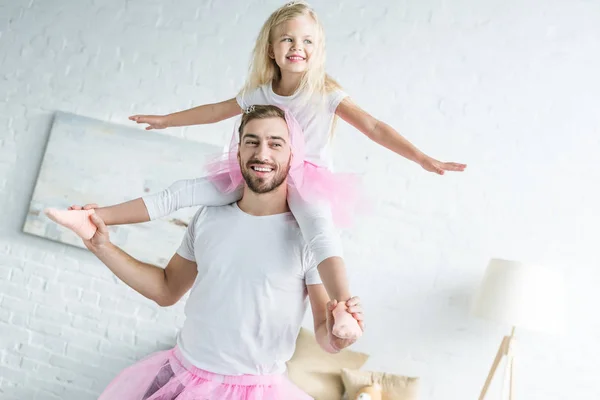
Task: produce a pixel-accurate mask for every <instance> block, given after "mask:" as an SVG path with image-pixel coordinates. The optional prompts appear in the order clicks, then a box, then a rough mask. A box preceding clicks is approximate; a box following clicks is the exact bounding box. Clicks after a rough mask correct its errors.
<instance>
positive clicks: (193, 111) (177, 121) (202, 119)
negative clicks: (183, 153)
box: [129, 98, 242, 131]
mask: <svg viewBox="0 0 600 400" xmlns="http://www.w3.org/2000/svg"><path fill="white" fill-rule="evenodd" d="M241 112H242V109H241V108H240V106H239V104H238V103H237V101H236V99H235V98H232V99H229V100H225V101H222V102H220V103H214V104H203V105H201V106H198V107H194V108H190V109H189V110H184V111H179V112H176V113H173V114H168V115H132V116H131V117H129V119H130V120H132V121H135V122H137V123H138V124H148V126H147V127H146V130H148V131H149V130H151V129H164V128H172V127H176V126H189V125H203V124H213V123H215V122H219V121H223V120H224V119H228V118H231V117H235V116H236V115H238V114H241Z"/></svg>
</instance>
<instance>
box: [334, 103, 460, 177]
mask: <svg viewBox="0 0 600 400" xmlns="http://www.w3.org/2000/svg"><path fill="white" fill-rule="evenodd" d="M335 113H336V114H337V115H338V116H339V117H340V118H342V119H343V120H344V121H346V122H348V123H349V124H350V125H352V126H353V127H355V128H356V129H358V130H359V131H361V132H362V133H363V134H365V135H366V136H367V137H368V138H369V139H371V140H372V141H374V142H375V143H377V144H379V145H381V146H383V147H385V148H387V149H389V150H391V151H393V152H394V153H396V154H399V155H401V156H402V157H405V158H407V159H409V160H411V161H414V162H416V163H417V164H419V165H420V166H421V167H423V168H424V169H425V170H427V171H429V172H435V173H437V174H440V175H443V174H444V172H445V171H464V169H465V168H466V167H467V165H466V164H460V163H454V162H442V161H438V160H436V159H434V158H432V157H429V156H428V155H426V154H425V153H423V152H422V151H421V150H419V149H417V148H416V147H415V146H414V145H413V144H412V143H410V142H409V141H408V140H406V139H405V138H404V137H402V135H400V134H399V133H398V132H396V131H395V130H394V128H392V127H391V126H389V125H388V124H386V123H385V122H382V121H379V120H377V119H376V118H375V117H373V116H372V115H371V114H369V113H368V112H366V111H364V110H363V109H361V108H360V107H359V106H358V105H357V104H356V103H354V102H353V101H352V100H351V99H350V98H349V97H346V98H345V99H344V100H342V102H341V103H340V104H339V106H338V107H337V109H336V111H335Z"/></svg>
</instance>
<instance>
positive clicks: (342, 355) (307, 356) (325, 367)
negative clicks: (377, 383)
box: [287, 328, 369, 400]
mask: <svg viewBox="0 0 600 400" xmlns="http://www.w3.org/2000/svg"><path fill="white" fill-rule="evenodd" d="M368 358H369V356H368V355H367V354H363V353H357V352H354V351H350V350H348V349H345V350H342V351H340V352H339V353H337V354H330V353H327V352H326V351H325V350H323V349H322V348H321V346H319V344H318V343H317V340H316V339H315V335H314V334H313V333H312V332H310V331H309V330H308V329H305V328H301V329H300V333H299V334H298V339H297V340H296V350H295V352H294V355H293V356H292V358H291V359H290V361H288V362H287V368H288V377H289V378H290V380H291V381H292V382H294V384H295V385H296V386H298V387H299V388H300V389H302V390H304V391H305V392H306V393H308V394H309V395H310V396H312V397H314V398H315V400H340V399H341V398H342V396H343V394H344V383H343V382H342V377H341V376H340V373H341V370H342V368H352V369H358V368H360V367H362V366H363V364H364V363H365V362H367V359H368Z"/></svg>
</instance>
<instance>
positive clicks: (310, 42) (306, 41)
mask: <svg viewBox="0 0 600 400" xmlns="http://www.w3.org/2000/svg"><path fill="white" fill-rule="evenodd" d="M304 43H306V44H312V41H311V40H309V39H304Z"/></svg>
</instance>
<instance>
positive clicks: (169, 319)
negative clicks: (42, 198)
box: [0, 0, 600, 400]
mask: <svg viewBox="0 0 600 400" xmlns="http://www.w3.org/2000/svg"><path fill="white" fill-rule="evenodd" d="M278 4H280V2H278V1H261V2H258V1H257V2H247V1H241V0H236V1H232V0H228V1H226V2H225V1H218V2H217V1H213V2H207V1H204V2H203V1H188V0H179V1H177V2H175V1H166V0H164V1H157V0H146V1H142V0H135V1H128V2H122V1H116V0H107V1H102V2H97V1H91V0H79V1H77V2H75V1H65V0H63V1H34V0H27V1H25V0H0V132H1V133H0V191H1V193H2V196H1V197H0V210H2V211H0V397H1V398H2V399H78V400H80V399H92V398H95V396H96V395H97V394H98V393H99V392H100V391H101V390H102V389H103V388H104V387H105V385H106V384H107V383H108V382H109V381H110V379H111V378H112V377H113V376H114V375H115V374H116V373H117V372H118V371H119V370H120V369H121V368H123V367H125V366H127V365H129V364H131V363H132V362H134V360H136V359H139V358H140V357H142V356H144V355H146V354H148V353H150V352H151V351H154V350H157V349H162V348H167V347H169V346H171V345H172V344H173V341H174V335H175V332H176V329H177V327H178V326H180V325H181V322H182V318H181V316H182V307H181V304H179V305H178V306H176V307H174V308H171V309H160V308H158V307H156V306H155V305H153V304H151V303H150V302H149V301H147V300H145V299H144V298H142V297H141V296H139V295H137V294H136V293H134V292H133V291H132V290H130V289H129V288H127V287H126V286H125V285H123V284H121V283H119V282H117V281H116V280H115V279H114V278H113V277H112V276H111V274H110V273H108V272H107V269H106V268H104V267H103V266H102V265H101V264H99V263H98V262H97V261H96V260H95V259H94V258H93V257H91V256H90V255H89V254H88V253H86V252H84V251H82V250H80V249H76V248H72V247H67V246H63V245H61V244H58V243H53V242H50V241H46V240H42V239H39V238H36V237H31V236H28V235H25V234H23V233H21V225H22V222H23V220H24V217H25V213H26V210H27V208H28V203H29V200H30V196H31V193H32V190H33V186H34V183H35V180H36V176H37V171H38V168H39V165H40V161H41V156H42V154H43V151H44V146H45V143H46V139H47V135H48V132H49V126H50V123H51V115H52V112H53V111H54V110H63V111H71V112H76V113H80V114H83V115H87V116H91V117H95V118H101V119H106V120H111V121H115V122H119V123H127V120H126V117H127V116H128V115H130V114H131V113H133V112H147V113H166V112H170V111H174V110H179V109H182V108H184V107H188V106H191V105H192V104H201V103H205V102H212V101H217V100H222V99H225V98H228V97H230V96H232V95H234V94H235V92H236V90H237V89H238V88H239V87H240V85H241V84H242V82H243V78H244V74H245V71H246V68H247V60H248V55H249V53H250V50H251V48H252V45H253V40H254V38H255V36H256V34H257V32H258V29H259V27H260V25H261V23H262V22H263V21H264V19H265V18H266V17H267V16H268V14H269V13H270V12H271V10H273V9H274V8H275V7H276V6H277V5H278ZM314 6H315V7H316V8H317V10H318V11H319V13H320V15H321V18H322V20H323V22H324V24H325V26H326V30H327V32H328V66H329V71H330V72H331V73H332V74H333V75H334V76H336V77H337V78H338V79H339V80H340V81H341V83H342V84H344V85H345V87H346V89H347V91H348V92H349V93H351V94H352V95H353V97H354V98H355V99H356V100H357V101H358V103H359V104H361V105H362V106H363V107H364V108H365V109H367V110H368V111H370V112H371V113H373V114H374V115H376V116H377V117H379V118H381V119H382V120H384V121H386V122H388V123H389V124H391V125H393V126H394V127H396V128H398V129H399V130H400V131H401V132H402V133H404V134H405V135H406V136H407V137H408V138H409V139H410V140H411V141H413V142H414V143H415V144H416V145H417V146H419V147H421V148H422V149H424V150H425V151H427V152H428V153H430V154H431V155H432V156H435V157H440V158H444V159H448V160H453V161H464V162H467V163H468V164H469V168H468V171H467V172H465V173H463V174H460V175H458V174H449V175H447V176H445V177H437V176H434V175H431V174H428V173H426V172H424V171H422V170H420V169H419V168H418V167H417V166H415V165H412V164H411V163H409V162H407V161H404V160H402V159H400V158H399V157H397V156H394V155H392V154H391V153H390V152H388V151H386V150H384V149H381V148H378V147H376V146H375V145H374V144H371V143H368V141H367V140H366V139H365V138H364V137H362V136H361V135H360V134H359V133H357V132H355V131H354V130H352V129H350V128H349V127H348V126H346V125H344V124H340V129H339V131H338V141H337V148H338V157H337V160H338V164H339V166H340V168H344V169H353V170H355V171H359V172H364V173H365V176H366V178H367V180H368V182H367V185H368V189H369V191H370V192H371V193H372V195H373V197H374V198H376V199H377V202H376V204H375V206H376V207H375V211H374V213H373V215H372V216H371V217H369V218H366V219H364V220H361V222H360V223H359V226H358V227H357V228H356V229H354V230H352V231H351V232H348V233H347V234H346V235H345V239H346V247H347V258H348V262H349V266H350V275H351V280H352V285H353V289H354V292H355V293H357V294H360V295H361V296H362V297H363V299H364V302H365V308H366V312H367V315H368V333H367V334H366V335H365V337H364V339H363V340H362V341H361V342H360V343H358V344H357V345H356V348H357V349H359V350H363V351H367V352H369V353H370V354H372V358H371V360H370V361H369V363H368V365H367V366H366V367H367V368H373V369H381V370H388V371H391V372H397V373H405V374H413V375H419V376H421V377H422V378H423V395H422V398H423V399H427V400H431V399H436V400H437V399H445V400H464V399H472V398H476V396H477V394H478V392H479V390H480V387H481V384H482V383H483V381H484V379H485V376H486V374H487V370H488V368H489V366H490V363H491V361H492V358H493V356H494V354H495V351H496V346H497V345H498V343H499V341H500V338H501V336H502V335H503V334H505V333H507V332H508V327H505V326H498V325H495V324H492V323H489V324H488V323H486V322H482V321H478V320H474V319H472V318H470V317H469V316H468V304H469V300H470V297H471V294H472V293H473V290H474V289H475V287H476V285H477V284H478V282H479V279H480V277H481V275H482V273H483V270H484V268H485V265H486V262H487V260H488V258H489V257H492V256H501V257H507V258H516V259H521V260H536V261H541V262H543V263H546V264H548V265H551V266H558V267H561V268H563V269H564V271H565V272H566V273H567V278H568V288H569V301H570V303H569V306H570V319H569V333H568V335H567V336H566V337H562V338H555V337H548V336H544V335H538V334H534V333H529V332H524V331H523V332H520V342H519V344H520V346H519V349H518V350H519V358H518V359H517V370H516V373H517V387H516V395H517V398H519V399H527V400H537V399H544V400H557V399H568V400H573V399H577V400H591V399H598V398H600V383H598V382H599V381H598V379H597V376H598V374H599V373H600V362H599V361H598V360H599V359H600V341H599V340H598V339H599V338H600V322H599V318H598V312H597V304H598V303H599V302H600V294H598V293H599V292H598V291H597V288H598V286H599V283H600V272H599V270H598V266H599V264H600V258H599V257H598V255H597V253H596V252H595V251H594V249H595V248H596V247H597V237H598V235H597V232H598V231H597V226H599V225H600V215H599V213H598V208H597V206H598V204H600V195H599V191H598V182H599V181H600V173H599V172H598V171H599V169H598V166H597V162H596V160H597V157H598V154H600V129H599V127H600V113H599V112H598V110H597V107H598V104H600V94H599V93H600V79H599V78H598V71H600V40H599V39H600V24H599V23H598V22H599V21H600V5H599V3H598V2H594V1H576V0H574V1H567V0H562V1H561V0H551V1H548V0H537V1H536V0H522V1H517V0H508V1H500V0H484V1H475V0H460V1H453V2H439V1H416V0H413V1H406V0H405V1H397V0H377V1H367V0H353V1H344V2H331V1H318V2H317V1H315V2H314ZM230 129H231V121H226V122H224V123H220V124H218V125H216V126H208V127H194V128H191V129H181V130H178V129H173V130H169V131H166V132H165V133H166V134H172V135H177V136H181V135H183V136H185V137H187V138H190V139H192V140H206V141H209V142H211V143H217V144H222V143H223V142H224V140H225V138H226V137H227V135H228V134H229V132H230ZM90 200H92V199H90ZM494 389H497V387H495V388H494ZM494 394H495V393H494ZM491 397H492V396H491Z"/></svg>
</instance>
